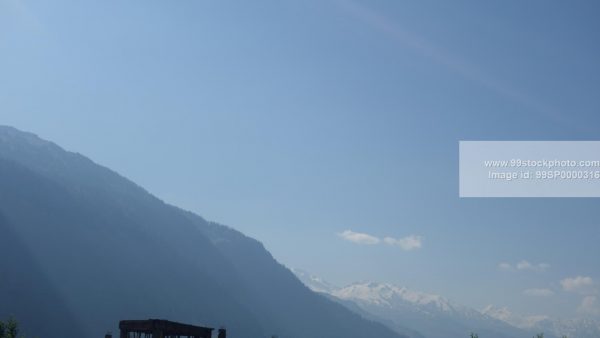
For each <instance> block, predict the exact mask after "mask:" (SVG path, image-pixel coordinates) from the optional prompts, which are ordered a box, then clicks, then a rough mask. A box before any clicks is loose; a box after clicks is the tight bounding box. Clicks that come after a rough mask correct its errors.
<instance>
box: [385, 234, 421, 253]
mask: <svg viewBox="0 0 600 338" xmlns="http://www.w3.org/2000/svg"><path fill="white" fill-rule="evenodd" d="M383 241H384V242H385V243H386V244H389V245H397V246H399V247H400V248H402V250H404V251H410V250H415V249H420V248H421V247H422V246H423V238H422V237H421V236H415V235H410V236H408V237H404V238H393V237H385V238H384V239H383Z"/></svg>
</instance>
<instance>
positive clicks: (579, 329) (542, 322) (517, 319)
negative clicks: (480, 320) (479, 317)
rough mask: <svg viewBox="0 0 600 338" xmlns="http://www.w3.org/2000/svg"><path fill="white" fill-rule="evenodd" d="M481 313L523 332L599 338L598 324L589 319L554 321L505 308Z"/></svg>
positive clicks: (546, 317) (488, 309)
mask: <svg viewBox="0 0 600 338" xmlns="http://www.w3.org/2000/svg"><path fill="white" fill-rule="evenodd" d="M482 313H484V314H486V315H488V316H491V317H494V318H496V319H499V320H502V321H504V322H506V323H509V324H511V325H513V326H515V327H518V328H521V329H524V330H534V331H538V332H547V333H551V334H554V335H556V336H558V337H562V336H563V335H565V336H567V337H569V338H597V337H600V322H598V321H597V320H594V319H591V318H575V319H556V318H550V317H548V316H520V315H517V314H514V313H512V312H511V311H510V310H509V309H507V308H505V307H502V308H500V307H496V306H493V305H489V306H487V307H486V308H485V309H483V310H482Z"/></svg>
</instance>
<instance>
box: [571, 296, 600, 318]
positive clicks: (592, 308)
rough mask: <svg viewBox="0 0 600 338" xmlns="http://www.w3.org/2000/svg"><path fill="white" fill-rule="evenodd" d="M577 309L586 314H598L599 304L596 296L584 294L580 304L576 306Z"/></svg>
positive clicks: (599, 311) (599, 310)
mask: <svg viewBox="0 0 600 338" xmlns="http://www.w3.org/2000/svg"><path fill="white" fill-rule="evenodd" d="M577 311H578V312H580V313H583V314H588V315H598V314H600V305H599V304H598V297H596V296H585V297H583V300H582V301H581V305H579V308H577Z"/></svg>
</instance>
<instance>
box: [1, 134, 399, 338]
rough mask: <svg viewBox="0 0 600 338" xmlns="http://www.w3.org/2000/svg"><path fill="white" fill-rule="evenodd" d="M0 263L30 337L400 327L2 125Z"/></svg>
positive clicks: (237, 337) (10, 307)
mask: <svg viewBox="0 0 600 338" xmlns="http://www.w3.org/2000/svg"><path fill="white" fill-rule="evenodd" d="M0 271H2V274H0V317H7V316H8V315H14V316H15V317H16V318H18V319H19V320H20V322H21V325H22V327H23V330H24V333H25V334H27V335H29V336H39V337H45V338H52V337H90V338H91V337H100V336H102V335H103V334H104V333H105V332H106V331H108V330H112V331H116V330H117V329H116V325H117V323H118V321H119V320H120V319H147V318H165V319H171V320H176V321H180V322H187V323H190V324H197V325H208V326H217V327H218V326H220V325H225V326H226V327H227V328H228V329H229V336H230V337H233V338H256V337H267V336H270V335H271V334H278V335H279V336H280V337H282V338H287V337H290V338H300V337H308V336H310V337H331V338H337V337H355V338H359V337H378V338H398V337H400V335H398V334H396V333H394V332H393V331H392V330H390V329H388V328H387V327H385V326H384V325H381V324H378V323H375V322H372V321H369V320H367V319H364V318H362V317H361V316H359V315H357V314H355V313H353V312H351V311H349V310H348V309H346V308H345V307H343V306H342V305H340V304H337V303H336V302H333V301H331V300H329V299H327V298H326V297H324V296H322V295H319V294H316V293H314V292H312V291H310V290H309V289H308V288H306V287H305V286H304V285H303V284H302V283H301V282H300V281H299V280H298V279H297V278H296V277H295V276H294V275H293V274H292V273H291V272H290V271H289V270H288V269H286V268H285V267H284V266H282V265H281V264H279V263H278V262H277V261H276V260H275V259H274V258H273V257H272V256H271V255H270V254H269V252H267V251H266V250H265V248H264V247H263V246H262V244H261V243H259V242H258V241H256V240H254V239H251V238H248V237H246V236H244V235H243V234H241V233H239V232H237V231H235V230H233V229H231V228H228V227H225V226H222V225H218V224H215V223H210V222H207V221H205V220H204V219H202V218H201V217H199V216H197V215H195V214H193V213H190V212H187V211H183V210H181V209H178V208H176V207H174V206H171V205H168V204H166V203H164V202H162V201H161V200H159V199H157V198H156V197H154V196H152V195H151V194H149V193H148V192H146V191H145V190H144V189H142V188H141V187H139V186H137V185H136V184H134V183H132V182H131V181H129V180H127V179H125V178H123V177H122V176H120V175H118V174H117V173H115V172H113V171H111V170H109V169H107V168H104V167H102V166H99V165H97V164H95V163H94V162H92V161H91V160H89V159H87V158H86V157H84V156H82V155H79V154H75V153H71V152H67V151H64V150H63V149H61V148H60V147H58V146H57V145H55V144H53V143H51V142H47V141H44V140H41V139H39V138H38V137H37V136H35V135H33V134H29V133H24V132H21V131H18V130H16V129H14V128H11V127H0Z"/></svg>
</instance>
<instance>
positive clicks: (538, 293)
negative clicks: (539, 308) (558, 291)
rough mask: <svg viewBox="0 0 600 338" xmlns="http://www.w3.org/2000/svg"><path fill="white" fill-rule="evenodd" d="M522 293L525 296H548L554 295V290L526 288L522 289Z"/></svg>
mask: <svg viewBox="0 0 600 338" xmlns="http://www.w3.org/2000/svg"><path fill="white" fill-rule="evenodd" d="M523 294H524V295H526V296H532V297H550V296H552V295H554V291H552V290H550V289H536V288H534V289H527V290H524V291H523Z"/></svg>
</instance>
